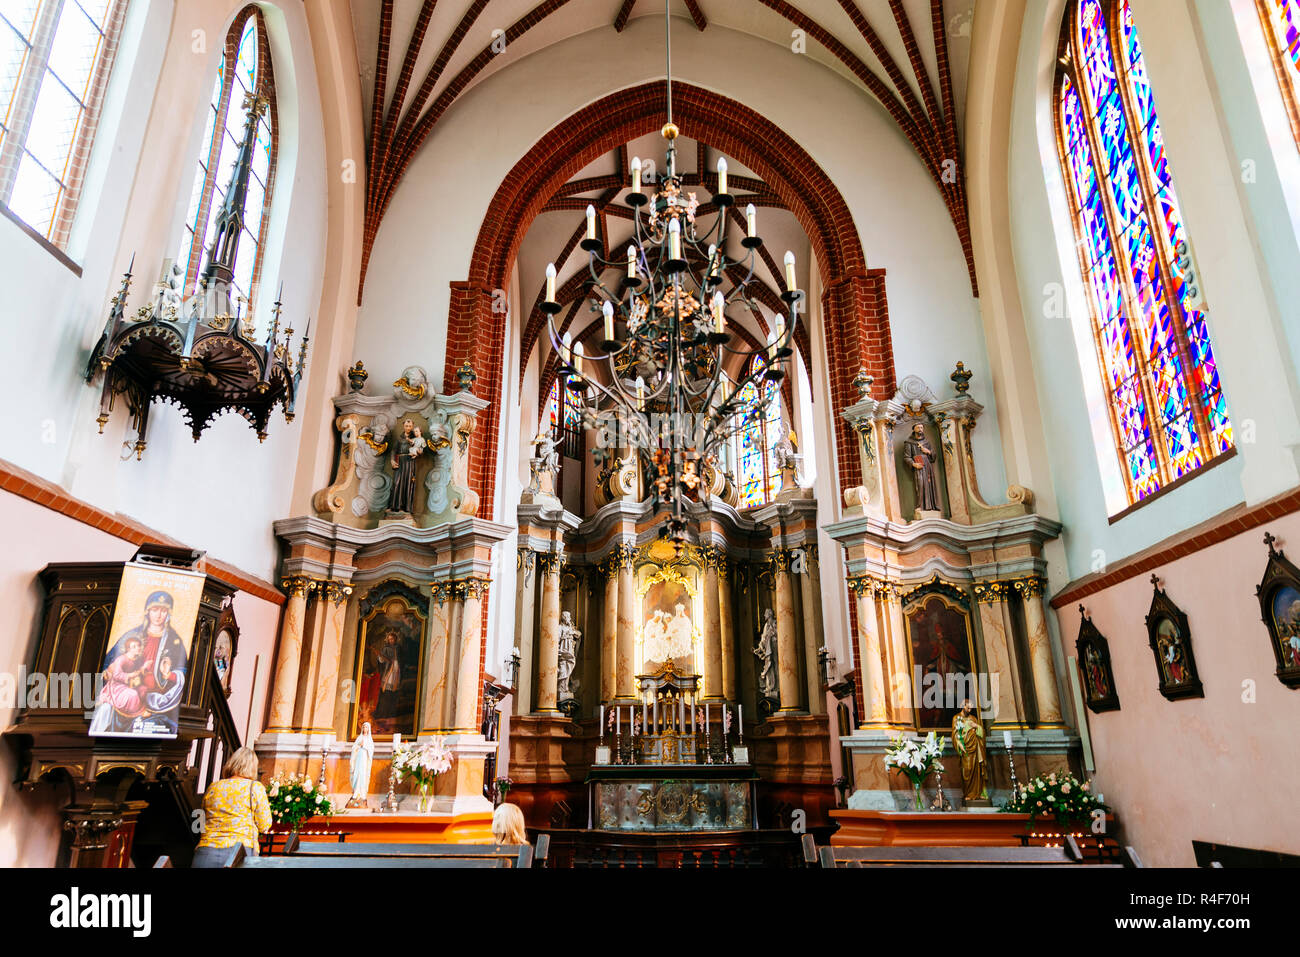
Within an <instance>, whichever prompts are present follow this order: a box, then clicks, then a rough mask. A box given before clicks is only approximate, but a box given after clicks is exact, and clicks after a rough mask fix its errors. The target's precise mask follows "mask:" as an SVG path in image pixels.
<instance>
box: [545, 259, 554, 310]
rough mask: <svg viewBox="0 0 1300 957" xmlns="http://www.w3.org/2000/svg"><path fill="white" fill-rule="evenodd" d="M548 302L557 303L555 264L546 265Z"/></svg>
mask: <svg viewBox="0 0 1300 957" xmlns="http://www.w3.org/2000/svg"><path fill="white" fill-rule="evenodd" d="M546 301H547V302H555V263H547V264H546Z"/></svg>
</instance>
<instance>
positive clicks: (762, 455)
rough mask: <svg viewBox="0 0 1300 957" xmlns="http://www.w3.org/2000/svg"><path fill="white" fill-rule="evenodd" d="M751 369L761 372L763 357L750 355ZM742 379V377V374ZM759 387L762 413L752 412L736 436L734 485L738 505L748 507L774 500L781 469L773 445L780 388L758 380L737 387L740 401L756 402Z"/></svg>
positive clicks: (776, 435) (776, 436)
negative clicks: (742, 386) (751, 357)
mask: <svg viewBox="0 0 1300 957" xmlns="http://www.w3.org/2000/svg"><path fill="white" fill-rule="evenodd" d="M752 361H753V365H752V366H751V367H750V370H751V372H752V373H753V374H754V375H755V376H756V377H758V376H760V375H761V374H762V371H763V368H764V366H765V363H764V361H763V357H762V356H761V355H760V356H754V358H753V360H752ZM742 378H743V377H742ZM759 389H762V390H763V393H762V402H763V412H762V413H761V414H758V415H755V416H754V417H753V418H752V419H751V420H750V421H749V422H748V423H746V424H745V426H744V428H742V429H741V430H740V431H739V432H738V433H737V435H736V484H737V486H738V487H739V492H740V507H741V508H752V507H754V506H756V505H766V504H767V503H769V502H771V501H773V500H775V498H776V495H777V493H778V492H780V491H781V470H780V469H779V468H777V465H776V455H775V449H776V444H777V442H779V441H780V440H781V429H782V426H781V390H780V389H778V388H777V387H776V383H775V382H771V381H769V380H767V379H758V381H752V382H749V383H747V384H746V385H745V387H744V388H743V389H741V390H740V398H741V401H742V402H743V403H746V404H748V403H750V402H757V401H758V400H759Z"/></svg>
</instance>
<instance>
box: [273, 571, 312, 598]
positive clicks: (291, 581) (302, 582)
mask: <svg viewBox="0 0 1300 957" xmlns="http://www.w3.org/2000/svg"><path fill="white" fill-rule="evenodd" d="M280 587H281V588H282V589H284V591H285V592H286V593H288V594H289V595H290V596H292V597H294V598H305V597H306V595H307V593H308V592H310V591H315V590H316V582H315V580H314V579H311V578H307V577H305V576H303V575H295V576H293V577H290V578H283V579H281V580H280Z"/></svg>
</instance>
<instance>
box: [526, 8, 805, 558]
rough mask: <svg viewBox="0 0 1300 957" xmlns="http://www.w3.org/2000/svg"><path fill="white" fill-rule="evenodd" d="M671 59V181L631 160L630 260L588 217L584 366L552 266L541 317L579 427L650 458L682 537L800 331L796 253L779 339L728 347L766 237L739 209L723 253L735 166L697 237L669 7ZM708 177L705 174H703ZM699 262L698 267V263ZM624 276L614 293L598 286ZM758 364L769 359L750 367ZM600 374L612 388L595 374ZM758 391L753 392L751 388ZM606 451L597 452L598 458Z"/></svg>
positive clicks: (667, 171)
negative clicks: (730, 277)
mask: <svg viewBox="0 0 1300 957" xmlns="http://www.w3.org/2000/svg"><path fill="white" fill-rule="evenodd" d="M664 22H665V38H666V39H665V46H666V50H667V76H668V87H667V122H666V123H665V124H664V127H663V129H662V134H663V137H664V140H665V141H666V143H667V146H666V160H665V163H664V168H663V172H662V173H660V174H659V175H658V176H657V177H656V182H655V183H654V184H653V195H650V196H648V195H646V193H645V191H644V189H643V185H642V173H643V166H642V163H641V160H640V159H639V158H634V159H633V160H632V163H631V176H632V186H631V190H630V191H629V193H628V195H627V198H626V202H627V204H628V205H629V206H631V207H632V209H633V231H632V237H631V240H630V242H629V244H628V246H627V247H626V253H625V256H624V257H620V258H618V259H605V258H603V255H602V254H603V253H604V251H605V247H604V242H603V241H602V240H601V239H600V238H598V237H597V235H596V210H595V207H593V206H590V205H589V206H588V207H587V230H586V238H584V239H583V240H582V243H581V246H582V248H583V249H584V250H586V252H587V253H588V256H589V262H588V268H589V271H590V274H591V289H590V292H589V296H590V298H591V301H592V309H593V311H595V312H598V313H600V314H601V316H602V325H603V331H602V339H601V341H600V343H599V348H598V349H596V350H593V351H588V352H587V353H586V354H585V355H582V356H580V358H581V360H582V362H581V367H579V365H578V364H577V363H575V358H577V356H576V355H575V349H574V348H573V347H572V346H570V344H569V343H568V341H566V339H565V338H562V337H561V336H560V334H559V332H558V331H557V330H556V328H555V321H554V319H555V315H556V314H557V313H558V312H559V311H560V308H561V307H560V304H559V303H558V302H557V301H556V293H555V279H556V272H555V266H554V264H551V265H548V266H547V267H546V295H545V301H544V302H543V303H542V306H541V308H542V311H543V312H544V313H545V314H546V315H547V329H548V332H549V335H550V339H551V345H552V348H554V349H555V351H556V352H557V353H558V355H559V356H560V363H561V364H560V368H559V371H558V374H559V375H560V376H561V377H562V380H563V381H564V383H565V387H566V388H567V389H568V390H569V392H571V393H572V394H573V395H574V396H575V397H576V398H577V400H578V402H579V404H580V406H581V407H582V411H583V419H584V424H585V425H586V426H587V427H588V428H595V429H598V430H599V431H600V434H601V435H603V436H606V437H607V438H608V439H609V441H608V444H611V445H613V446H614V447H615V448H625V447H631V448H634V449H638V450H640V451H641V452H642V466H643V468H645V470H646V472H647V478H648V484H649V485H650V486H651V488H652V490H653V493H654V496H655V499H656V501H657V502H658V503H659V504H660V505H661V506H666V507H667V508H668V510H669V517H668V521H667V524H666V526H665V528H664V533H665V534H666V536H667V537H669V538H672V539H674V540H676V541H684V540H686V539H687V537H688V536H687V529H688V528H689V527H690V525H691V518H690V516H691V511H692V505H693V503H695V502H701V501H704V500H706V499H707V497H708V490H709V486H710V484H711V479H712V477H713V475H714V474H715V471H716V469H717V466H718V454H719V452H720V451H721V450H722V448H723V446H724V444H725V443H726V442H728V441H729V440H730V438H731V437H732V436H733V435H735V434H736V433H738V432H740V431H742V430H744V429H745V428H746V427H747V426H748V425H749V424H750V423H751V422H753V421H754V420H755V419H757V418H760V417H762V416H763V415H764V414H765V412H766V403H765V402H764V393H765V391H766V390H765V388H764V386H765V385H766V384H767V383H769V382H770V383H776V382H779V381H780V380H781V379H782V378H783V377H784V376H785V366H786V363H787V361H788V360H789V357H790V356H791V355H792V354H793V352H794V350H793V347H792V343H793V337H794V327H795V320H796V317H797V316H798V312H799V304H800V303H801V302H802V301H803V299H804V293H803V292H802V291H801V290H799V289H798V288H797V287H796V281H795V258H794V253H792V252H787V253H786V254H785V285H786V292H784V293H782V295H781V299H782V301H783V302H784V304H785V306H786V308H787V309H788V311H789V314H788V316H787V315H786V314H784V313H777V314H776V316H775V328H774V330H773V332H772V334H771V335H770V336H769V337H768V340H767V342H766V344H764V345H762V346H760V347H759V348H757V349H754V350H747V349H744V348H733V345H734V344H735V342H736V340H737V339H738V337H735V336H733V335H732V333H731V332H729V331H728V322H729V320H728V318H727V310H728V308H729V307H736V308H740V307H744V308H747V309H749V310H751V311H752V313H753V314H754V315H758V314H759V312H758V305H757V303H756V302H755V301H754V300H753V298H752V296H751V287H753V286H754V285H755V284H759V283H761V280H759V279H757V278H756V277H755V276H754V266H755V254H756V251H757V250H758V248H759V247H760V246H762V245H763V241H762V240H761V239H760V238H759V237H758V232H757V214H756V212H755V209H754V206H753V204H750V205H748V207H747V208H746V211H745V224H746V229H745V235H744V236H742V237H741V239H740V245H741V247H742V248H744V249H745V250H746V253H745V255H744V256H743V258H740V259H736V260H733V259H730V258H728V256H727V252H726V251H727V240H728V230H727V210H728V209H729V208H731V207H732V206H733V205H734V204H735V202H736V198H735V196H733V195H732V194H731V193H729V192H728V191H727V185H728V184H727V161H726V160H725V159H719V160H718V166H717V172H718V188H717V191H716V192H715V193H714V194H713V203H714V205H715V206H716V207H717V216H716V219H715V221H714V223H713V225H712V226H711V227H710V228H709V229H707V230H703V229H701V228H700V225H699V224H698V223H697V220H696V216H697V212H698V208H699V203H698V201H697V200H696V198H695V194H694V193H686V194H684V193H683V192H682V177H681V175H680V174H679V173H678V171H677V165H676V145H675V143H676V139H677V137H678V135H679V130H678V128H677V126H676V125H675V124H674V123H673V78H672V31H671V27H670V25H669V24H670V18H669V14H668V2H667V0H665V3H664ZM702 175H703V171H701V177H702ZM693 262H694V265H693ZM613 268H617V270H618V273H619V276H620V280H619V282H618V284H617V287H616V288H613V289H611V288H610V287H609V286H607V285H606V283H605V281H604V279H603V276H604V275H605V273H606V272H607V271H608V270H610V269H613ZM737 268H739V269H743V270H744V272H745V275H744V278H743V279H741V280H740V281H739V282H734V283H733V285H732V288H731V290H730V292H724V291H723V289H722V284H723V277H724V275H725V274H727V272H728V270H729V269H731V270H732V271H733V273H734V271H735V270H736V269H737ZM756 357H761V359H762V361H761V362H754V361H753V360H754V359H755V358H756ZM730 362H738V364H739V367H740V369H741V373H740V375H739V376H738V377H737V381H735V382H734V383H732V382H730V380H728V379H727V377H726V376H725V374H724V372H723V367H724V365H726V364H728V363H730ZM600 368H603V369H604V370H605V372H606V375H605V376H604V377H603V378H605V379H606V381H604V382H602V381H598V379H597V378H596V377H595V375H593V374H592V373H594V372H595V371H596V370H597V369H600ZM751 384H753V385H755V388H753V389H748V388H746V387H747V386H749V385H751ZM598 451H601V452H603V450H598Z"/></svg>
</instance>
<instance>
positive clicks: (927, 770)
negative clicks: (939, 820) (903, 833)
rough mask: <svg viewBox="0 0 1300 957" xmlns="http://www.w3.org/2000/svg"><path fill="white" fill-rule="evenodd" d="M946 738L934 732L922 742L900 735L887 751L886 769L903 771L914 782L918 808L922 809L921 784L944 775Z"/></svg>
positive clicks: (913, 787)
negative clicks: (935, 776) (938, 774)
mask: <svg viewBox="0 0 1300 957" xmlns="http://www.w3.org/2000/svg"><path fill="white" fill-rule="evenodd" d="M943 744H944V738H943V736H942V735H939V736H936V735H935V733H934V732H933V731H931V732H930V733H929V734H927V735H926V736H925V738H924V739H923V740H921V741H918V740H916V739H915V738H909V737H904V736H903V735H901V734H900V735H899V736H898V737H896V738H894V739H893V741H892V742H891V743H890V745H889V747H888V748H887V749H886V750H885V768H886V769H887V770H888V769H893V770H895V771H901V772H902V773H903V774H905V775H907V778H908V780H910V781H911V782H912V790H913V791H914V792H915V795H916V807H917V809H918V810H920V808H921V783H922V782H923V781H924V780H925V779H926V778H928V777H929V776H930V775H932V774H935V773H940V774H941V773H943V765H942V764H940V763H939V759H940V758H941V757H943Z"/></svg>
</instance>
